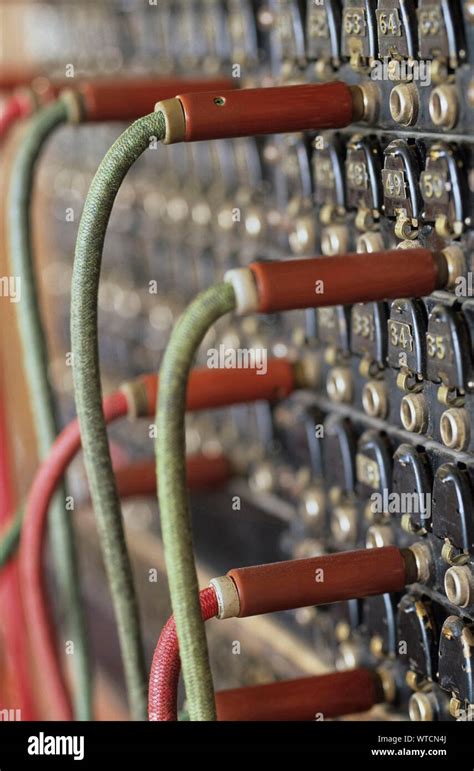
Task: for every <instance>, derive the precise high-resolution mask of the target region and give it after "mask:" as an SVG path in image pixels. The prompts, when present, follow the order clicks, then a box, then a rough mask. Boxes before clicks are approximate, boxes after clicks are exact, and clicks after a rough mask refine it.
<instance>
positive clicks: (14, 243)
mask: <svg viewBox="0 0 474 771" xmlns="http://www.w3.org/2000/svg"><path fill="white" fill-rule="evenodd" d="M68 118H69V110H68V106H67V104H65V103H63V102H62V101H60V100H58V101H57V102H55V103H54V104H52V105H50V106H48V107H45V108H43V109H42V110H40V111H39V112H38V113H37V115H35V117H34V118H33V119H32V120H31V123H30V125H29V127H28V130H27V132H26V134H25V136H24V137H23V138H22V141H21V143H20V144H19V149H18V153H17V155H16V157H15V160H14V163H13V166H12V170H11V180H10V187H9V192H8V239H9V254H10V261H11V270H12V273H13V275H15V276H18V277H19V278H20V281H21V302H19V303H18V304H17V313H18V316H17V318H18V324H19V331H20V337H21V344H22V356H23V366H24V371H25V375H26V381H27V384H28V389H29V398H30V403H31V408H32V414H33V419H34V426H35V432H36V438H37V444H38V452H39V456H40V459H43V458H44V457H45V456H46V455H47V453H48V451H49V449H50V447H51V445H52V444H53V442H54V439H55V437H56V435H57V430H58V426H57V422H56V416H55V405H54V397H53V391H52V388H51V383H50V381H49V378H48V351H47V347H46V334H45V329H44V325H43V323H42V318H41V312H40V307H39V299H38V288H37V284H36V279H35V268H34V260H33V243H32V226H31V209H32V198H33V187H34V175H35V169H36V164H37V161H38V159H39V156H40V154H41V152H42V150H43V147H44V146H45V144H46V142H47V140H48V138H49V137H50V136H51V134H52V133H53V132H54V131H55V129H56V128H57V127H58V126H60V125H62V124H63V123H65V122H67V120H68ZM65 498H66V490H65V488H64V486H63V487H61V488H60V489H59V491H58V496H57V497H56V498H55V500H54V502H53V506H52V509H51V519H50V525H51V541H52V552H53V557H54V562H55V567H56V573H57V576H58V582H59V595H60V603H61V608H62V610H63V612H64V614H65V617H66V635H67V637H68V639H70V640H72V641H73V642H74V656H72V657H71V666H72V667H73V671H74V679H75V685H76V687H75V688H74V699H75V714H76V716H77V718H78V719H81V720H88V719H90V718H91V714H92V708H91V701H92V689H91V673H90V662H89V653H88V648H87V634H86V629H85V622H84V615H83V609H82V602H81V594H80V588H79V579H78V569H77V556H76V549H75V545H74V537H73V528H72V522H71V518H70V517H69V516H67V515H66V512H65V506H64V501H65Z"/></svg>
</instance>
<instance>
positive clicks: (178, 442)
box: [155, 284, 235, 720]
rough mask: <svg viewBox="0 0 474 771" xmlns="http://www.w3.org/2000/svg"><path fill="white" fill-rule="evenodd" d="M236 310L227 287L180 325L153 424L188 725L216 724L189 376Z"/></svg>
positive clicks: (213, 291)
mask: <svg viewBox="0 0 474 771" xmlns="http://www.w3.org/2000/svg"><path fill="white" fill-rule="evenodd" d="M234 308H235V295H234V290H233V288H232V286H231V285H230V284H216V285H215V286H213V287H211V288H210V289H208V290H206V291H204V292H201V294H199V295H198V297H197V298H196V299H195V300H194V302H192V303H191V305H190V306H189V307H188V308H187V310H186V311H185V312H184V313H183V315H182V316H181V318H180V320H179V321H178V323H177V325H176V327H175V329H174V331H173V333H172V335H171V338H170V341H169V344H168V347H167V349H166V353H165V355H164V357H163V362H162V365H161V370H160V388H159V394H158V404H157V415H156V422H157V426H158V431H157V439H156V444H155V446H156V456H157V475H158V490H159V496H158V497H159V504H160V517H161V532H162V538H163V545H164V552H165V559H166V568H167V575H168V584H169V589H170V595H171V604H172V607H173V612H174V618H175V622H176V631H177V634H178V639H179V650H180V657H181V665H182V670H183V679H184V684H185V687H186V696H187V700H188V707H189V715H190V719H191V720H215V719H216V709H215V701H214V689H213V684H212V675H211V669H210V664H209V653H208V649H207V641H206V633H205V628H204V622H203V621H202V618H201V607H200V603H199V586H198V579H197V574H196V567H195V563H194V551H193V543H192V527H191V514H190V511H189V503H188V495H187V484H186V447H185V413H186V391H187V385H188V375H189V371H190V369H191V366H192V364H193V359H194V357H195V354H196V351H197V349H198V348H199V345H200V343H201V342H202V340H203V338H204V336H205V334H206V333H207V331H208V330H209V328H210V327H211V326H212V324H213V323H214V322H215V321H217V319H219V318H220V317H221V316H224V315H225V314H226V313H228V312H230V311H232V310H233V309H234Z"/></svg>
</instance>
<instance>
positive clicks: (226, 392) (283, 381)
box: [139, 359, 296, 416]
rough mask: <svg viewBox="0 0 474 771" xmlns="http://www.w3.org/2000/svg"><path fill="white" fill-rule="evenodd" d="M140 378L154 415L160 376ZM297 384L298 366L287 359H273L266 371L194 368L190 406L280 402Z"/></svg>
mask: <svg viewBox="0 0 474 771" xmlns="http://www.w3.org/2000/svg"><path fill="white" fill-rule="evenodd" d="M139 380H140V381H141V382H142V383H143V385H144V386H145V389H146V403H147V410H148V411H147V413H146V414H147V415H149V416H153V415H154V414H155V410H156V400H157V396H158V385H159V377H158V375H155V374H153V375H144V376H143V377H142V378H140V379H139ZM295 387H296V382H295V369H294V367H293V365H292V364H291V363H290V362H289V361H288V360H287V359H269V360H268V362H267V371H266V372H265V374H263V373H262V374H259V370H258V369H235V368H230V369H208V368H204V367H203V368H202V369H193V370H191V373H190V375H189V383H188V392H187V403H186V409H187V410H188V411H190V412H192V411H197V410H208V409H214V408H217V407H226V406H228V405H231V404H243V403H244V402H254V401H260V400H261V401H276V400H278V399H284V398H285V397H287V396H289V395H290V394H291V393H292V392H293V391H294V389H295ZM141 414H142V413H141Z"/></svg>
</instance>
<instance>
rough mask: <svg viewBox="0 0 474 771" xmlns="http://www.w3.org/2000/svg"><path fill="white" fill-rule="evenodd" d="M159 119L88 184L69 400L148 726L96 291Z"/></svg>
mask: <svg viewBox="0 0 474 771" xmlns="http://www.w3.org/2000/svg"><path fill="white" fill-rule="evenodd" d="M164 132H165V124H164V119H163V116H162V114H161V113H160V112H156V113H151V114H150V115H147V116H145V117H143V118H141V119H140V120H138V121H136V122H135V123H133V124H132V125H131V126H130V127H129V128H128V129H126V131H124V133H123V134H122V135H121V136H120V137H119V138H118V139H117V141H116V142H115V143H114V144H113V145H112V147H111V148H110V150H109V151H108V153H107V154H106V155H105V157H104V159H103V160H102V162H101V164H100V166H99V169H98V170H97V173H96V175H95V177H94V179H93V181H92V184H91V186H90V189H89V193H88V195H87V199H86V202H85V205H84V210H83V213H82V218H81V223H80V226H79V233H78V237H77V244H76V254H75V259H74V271H73V279H72V296H71V338H72V352H73V372H74V396H75V401H76V409H77V416H78V420H79V425H80V429H81V437H82V446H83V450H84V460H85V466H86V472H87V477H88V480H89V487H90V490H91V498H92V502H93V506H94V511H95V515H96V519H97V527H98V533H99V540H100V546H101V551H102V556H103V559H104V564H105V568H106V573H107V578H108V582H109V586H110V591H111V595H112V601H113V606H114V612H115V618H116V622H117V627H118V634H119V640H120V646H121V652H122V657H123V665H124V670H125V679H126V685H127V691H128V695H129V701H130V708H131V713H132V716H133V718H134V719H137V720H146V716H147V683H146V680H147V678H146V668H145V660H144V653H143V645H142V636H141V630H140V620H139V611H138V603H137V598H136V593H135V587H134V583H133V576H132V570H131V566H130V561H129V557H128V552H127V546H126V542H125V533H124V528H123V522H122V513H121V507H120V500H119V496H118V493H117V489H116V485H115V479H114V474H113V469H112V462H111V458H110V452H109V444H108V440H107V432H106V427H105V422H104V416H103V413H102V388H101V382H100V367H99V352H98V329H97V314H98V291H99V278H100V270H101V263H102V250H103V244H104V239H105V234H106V230H107V225H108V221H109V218H110V214H111V211H112V207H113V204H114V201H115V197H116V195H117V193H118V190H119V188H120V185H121V183H122V180H123V179H124V177H125V175H126V174H127V172H128V170H129V169H130V167H131V166H132V165H133V163H134V162H135V161H136V160H137V159H138V158H139V156H140V155H141V154H142V153H143V152H144V151H145V150H146V149H147V147H149V145H150V143H151V142H153V141H155V140H157V139H158V140H159V139H161V138H162V137H163V136H164Z"/></svg>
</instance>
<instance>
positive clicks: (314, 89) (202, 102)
mask: <svg viewBox="0 0 474 771" xmlns="http://www.w3.org/2000/svg"><path fill="white" fill-rule="evenodd" d="M208 92H209V93H201V94H200V93H194V94H186V93H182V94H180V95H179V96H178V99H179V101H180V102H181V105H182V108H183V112H184V117H185V122H186V128H185V135H184V141H185V142H196V141H199V140H202V139H225V138H232V137H246V136H255V135H256V134H279V133H286V132H290V131H305V130H309V129H328V128H341V127H343V126H348V125H349V124H350V123H352V122H353V119H354V98H353V92H352V91H351V88H350V86H347V85H346V84H345V83H342V82H337V81H336V82H334V83H323V84H305V85H299V86H277V87H274V88H246V89H242V90H239V91H237V90H235V91H223V90H219V89H217V88H216V89H214V90H212V91H211V90H210V89H208Z"/></svg>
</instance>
